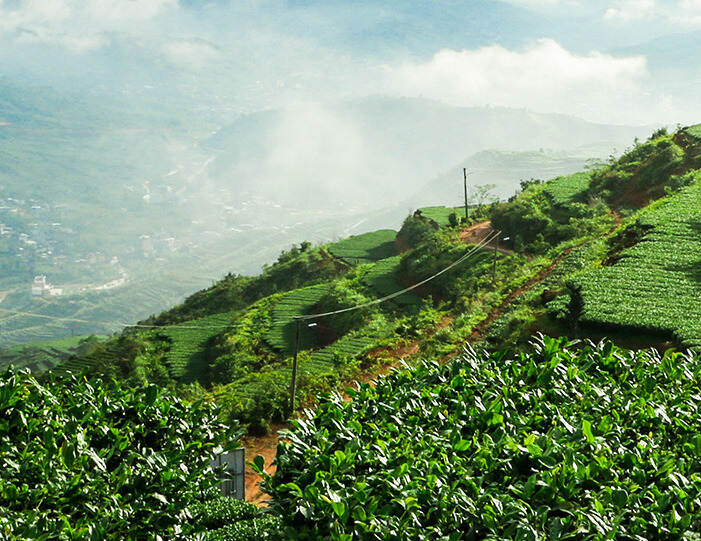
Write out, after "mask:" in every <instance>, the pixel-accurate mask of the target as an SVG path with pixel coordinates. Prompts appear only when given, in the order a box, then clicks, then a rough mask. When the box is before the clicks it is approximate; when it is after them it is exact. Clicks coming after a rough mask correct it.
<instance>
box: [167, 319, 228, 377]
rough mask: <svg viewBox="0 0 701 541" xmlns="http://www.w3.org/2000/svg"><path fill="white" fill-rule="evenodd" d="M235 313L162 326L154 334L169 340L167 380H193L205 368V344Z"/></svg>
mask: <svg viewBox="0 0 701 541" xmlns="http://www.w3.org/2000/svg"><path fill="white" fill-rule="evenodd" d="M236 314H237V312H225V313H222V314H214V315H211V316H207V317H203V318H199V319H193V320H190V321H188V322H187V323H184V324H182V325H174V326H171V327H163V328H162V329H158V332H159V333H160V334H162V335H163V336H165V337H166V338H167V339H168V340H169V341H170V348H169V350H168V352H167V353H166V355H165V360H166V365H167V366H168V371H169V373H170V375H171V377H173V378H176V379H179V380H181V381H184V382H189V381H195V380H197V379H198V377H199V376H200V375H202V374H203V373H204V371H205V369H206V361H207V360H206V358H205V355H206V350H207V342H208V341H209V340H211V339H212V337H214V336H216V335H217V334H220V333H222V332H223V331H224V330H225V329H226V328H227V326H228V325H230V324H231V321H232V319H233V318H234V317H235V316H236Z"/></svg>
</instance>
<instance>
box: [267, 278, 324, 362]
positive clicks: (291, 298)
mask: <svg viewBox="0 0 701 541" xmlns="http://www.w3.org/2000/svg"><path fill="white" fill-rule="evenodd" d="M328 289H329V284H321V285H317V286H311V287H305V288H302V289H295V290H294V291H291V292H290V293H288V294H286V295H285V296H284V297H282V299H280V300H279V301H278V302H277V303H276V304H275V306H274V307H273V311H272V324H271V326H270V329H268V332H266V333H265V341H266V342H267V343H268V344H269V345H270V346H271V347H272V348H274V349H276V350H278V351H280V352H282V353H285V354H288V355H291V354H292V353H293V352H294V345H295V333H296V323H294V321H293V320H292V318H293V317H294V316H301V315H304V314H307V313H309V310H310V309H311V308H312V307H313V306H314V305H315V304H316V303H318V302H319V300H321V298H322V297H323V296H324V295H325V294H326V292H327V291H328ZM299 342H300V348H301V349H310V348H313V347H316V346H318V341H317V338H316V334H315V333H314V332H313V331H312V330H310V328H309V327H308V326H307V325H304V324H303V325H302V326H301V328H300V339H299Z"/></svg>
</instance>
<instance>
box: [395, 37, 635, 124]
mask: <svg viewBox="0 0 701 541" xmlns="http://www.w3.org/2000/svg"><path fill="white" fill-rule="evenodd" d="M647 75H648V72H647V67H646V60H645V58H644V57H641V56H635V57H626V58H616V57H613V56H610V55H605V54H601V53H598V52H591V53H589V54H587V55H575V54H573V53H571V52H569V51H567V50H566V49H564V48H563V47H562V46H560V45H559V44H558V43H556V42H555V41H553V40H551V39H541V40H538V41H537V42H535V43H534V44H532V45H531V46H530V47H528V48H526V49H525V50H523V51H511V50H508V49H505V48H503V47H501V46H498V45H494V46H490V47H483V48H480V49H476V50H467V51H453V50H442V51H440V52H438V53H437V54H435V55H434V56H433V58H431V59H430V60H429V61H427V62H410V63H405V64H403V65H401V66H397V67H394V68H389V77H390V81H391V82H390V85H391V86H392V87H393V89H394V90H395V91H398V92H399V93H401V94H404V95H410V96H423V97H427V98H431V99H436V100H439V101H443V102H446V103H450V104H453V105H460V106H483V105H489V104H491V105H497V106H507V107H526V108H529V109H533V110H536V111H552V112H560V113H565V114H575V115H578V116H581V117H583V118H587V119H589V120H596V121H603V122H615V121H618V122H626V121H628V122H634V123H642V122H644V120H640V119H638V118H637V116H636V112H638V111H639V110H640V109H639V106H640V102H641V100H644V99H646V98H645V90H644V88H643V86H644V80H645V78H646V77H647Z"/></svg>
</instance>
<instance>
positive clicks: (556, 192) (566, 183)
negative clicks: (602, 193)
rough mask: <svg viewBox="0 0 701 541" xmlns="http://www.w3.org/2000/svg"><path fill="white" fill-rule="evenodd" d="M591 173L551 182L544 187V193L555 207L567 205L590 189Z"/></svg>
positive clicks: (578, 174) (555, 179)
mask: <svg viewBox="0 0 701 541" xmlns="http://www.w3.org/2000/svg"><path fill="white" fill-rule="evenodd" d="M590 182H591V173H587V172H582V173H574V174H573V175H568V176H564V177H557V178H554V179H551V180H549V181H548V182H547V183H546V184H545V185H544V186H543V192H544V193H545V195H547V196H548V198H549V199H550V201H551V202H552V203H553V204H555V205H567V204H568V203H571V202H572V201H575V200H576V199H577V196H579V195H581V194H582V193H583V192H584V191H586V189H587V188H588V187H589V183H590Z"/></svg>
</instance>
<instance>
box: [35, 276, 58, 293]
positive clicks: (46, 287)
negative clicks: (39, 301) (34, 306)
mask: <svg viewBox="0 0 701 541" xmlns="http://www.w3.org/2000/svg"><path fill="white" fill-rule="evenodd" d="M32 295H35V296H37V297H44V296H46V297H58V296H59V295H63V289H61V288H60V287H54V286H52V285H51V284H50V283H48V282H47V281H46V276H45V275H43V274H40V275H39V276H35V277H34V282H32Z"/></svg>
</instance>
